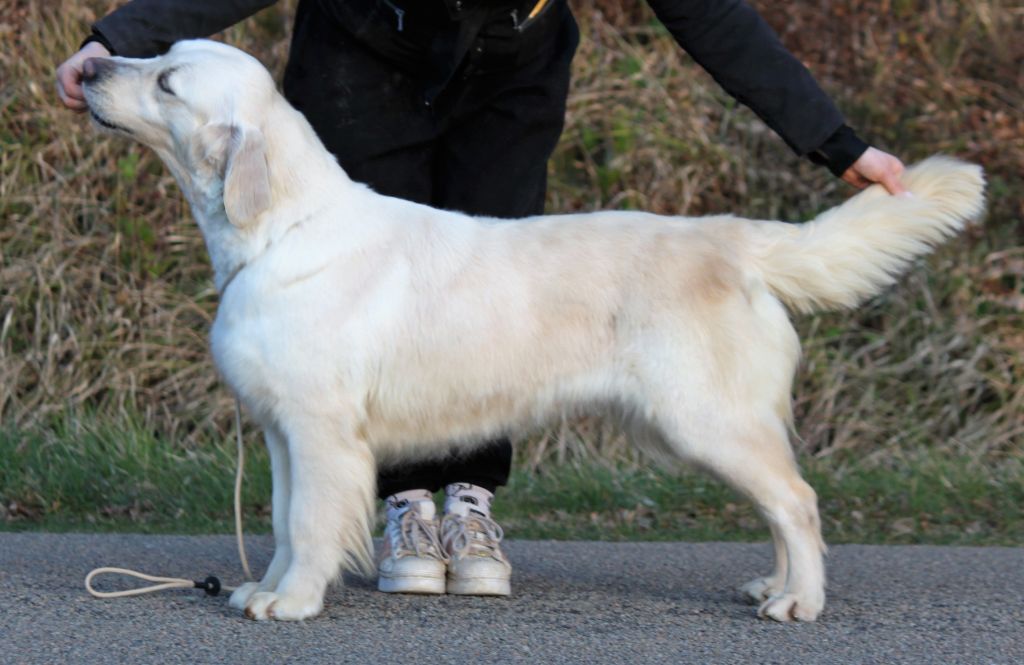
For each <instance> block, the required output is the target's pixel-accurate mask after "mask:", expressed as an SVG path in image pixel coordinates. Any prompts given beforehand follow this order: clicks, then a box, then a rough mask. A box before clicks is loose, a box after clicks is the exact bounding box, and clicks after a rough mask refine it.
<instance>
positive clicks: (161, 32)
mask: <svg viewBox="0 0 1024 665" xmlns="http://www.w3.org/2000/svg"><path fill="white" fill-rule="evenodd" d="M274 2H276V0H134V1H133V2H129V3H127V4H125V5H122V6H121V7H120V8H118V9H117V10H115V11H114V12H112V13H111V14H108V15H107V16H105V17H104V18H102V19H100V20H99V21H97V22H96V23H95V24H93V26H92V31H93V35H94V37H93V39H95V40H96V41H99V42H101V43H102V44H103V45H104V46H106V47H107V49H109V50H110V51H111V52H112V53H114V54H116V55H123V56H126V57H129V58H147V57H151V56H154V55H159V54H161V53H163V52H164V51H166V50H167V49H169V48H170V47H171V45H172V44H174V42H176V41H179V40H182V39H194V38H196V37H209V36H210V35H212V34H213V33H215V32H220V31H221V30H223V29H224V28H227V27H230V26H232V25H234V24H235V23H238V22H239V21H241V20H242V19H244V18H247V17H249V16H252V15H253V14H255V13H256V12H258V11H259V10H261V9H263V8H264V7H269V6H270V5H272V4H274Z"/></svg>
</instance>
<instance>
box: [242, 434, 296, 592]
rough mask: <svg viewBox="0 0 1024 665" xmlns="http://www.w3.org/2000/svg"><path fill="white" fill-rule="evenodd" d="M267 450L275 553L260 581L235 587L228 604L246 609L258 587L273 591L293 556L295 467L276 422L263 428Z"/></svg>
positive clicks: (262, 589) (258, 589) (259, 589)
mask: <svg viewBox="0 0 1024 665" xmlns="http://www.w3.org/2000/svg"><path fill="white" fill-rule="evenodd" d="M263 438H264V439H265V440H266V444H267V451H268V452H269V453H270V474H271V480H272V482H273V497H272V500H271V504H272V510H273V513H272V515H273V522H274V557H273V558H272V559H271V560H270V565H269V566H267V572H266V573H265V574H264V575H263V579H261V580H260V581H259V582H246V583H245V584H243V585H242V586H240V587H238V588H237V589H235V591H234V593H232V594H231V600H230V601H229V602H228V604H229V605H230V606H231V607H233V608H235V609H238V610H244V609H245V606H246V603H248V602H249V598H250V597H251V596H252V595H253V594H254V593H256V592H258V591H273V590H275V589H276V588H277V584H278V582H280V581H281V578H282V577H284V573H285V571H286V570H287V569H288V565H289V564H290V563H291V559H292V546H291V539H290V538H289V534H288V506H289V502H290V496H291V484H292V479H291V467H290V464H289V462H288V445H287V443H286V442H285V438H284V435H282V434H281V432H279V431H278V430H277V428H276V427H274V426H273V425H270V426H267V427H265V428H264V430H263Z"/></svg>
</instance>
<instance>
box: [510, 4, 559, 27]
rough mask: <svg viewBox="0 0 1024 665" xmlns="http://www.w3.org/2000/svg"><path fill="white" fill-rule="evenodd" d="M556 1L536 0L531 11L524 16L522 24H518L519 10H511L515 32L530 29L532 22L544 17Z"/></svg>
mask: <svg viewBox="0 0 1024 665" xmlns="http://www.w3.org/2000/svg"><path fill="white" fill-rule="evenodd" d="M555 2H556V0H537V3H536V4H535V5H534V6H533V9H531V10H530V12H529V13H528V14H527V15H526V18H525V19H523V22H522V23H520V22H519V10H518V9H513V10H512V27H513V28H515V30H516V32H522V31H523V30H526V29H527V28H528V27H530V24H532V23H533V22H534V21H536V20H537V19H538V18H540V17H541V16H543V15H544V13H545V12H546V11H547V10H548V9H550V8H551V6H552V5H554V4H555Z"/></svg>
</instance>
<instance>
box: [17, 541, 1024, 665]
mask: <svg viewBox="0 0 1024 665" xmlns="http://www.w3.org/2000/svg"><path fill="white" fill-rule="evenodd" d="M249 543H250V549H251V553H250V557H251V558H252V559H253V560H254V563H255V564H258V565H263V564H265V562H266V561H267V560H268V558H269V554H270V543H269V541H268V540H267V539H266V538H251V539H250V540H249ZM507 550H508V553H509V555H510V557H511V559H512V560H513V563H514V564H515V567H516V568H515V570H516V572H515V578H514V593H515V595H514V596H513V597H512V598H510V599H483V598H458V597H416V596H390V595H385V594H380V593H377V592H376V591H374V587H373V584H372V583H371V582H368V581H363V580H350V581H349V584H348V586H347V587H346V588H345V589H335V590H333V591H331V592H330V594H329V595H328V599H327V609H326V611H325V614H324V615H323V616H321V617H319V618H316V619H313V620H310V621H307V622H305V623H302V624H276V623H256V622H253V621H249V620H247V619H245V618H243V617H242V616H241V615H240V614H238V613H237V612H235V611H233V610H231V609H229V608H228V607H227V604H226V601H225V600H224V599H222V598H206V597H204V596H203V595H201V592H198V591H171V592H165V593H163V594H158V595H154V596H144V597H141V598H131V599H117V600H96V599H93V598H91V597H89V596H87V595H86V593H85V591H84V590H83V588H82V579H83V578H84V576H85V574H86V572H87V571H88V570H90V569H91V568H93V567H95V566H100V565H120V566H127V567H132V568H140V569H142V570H145V571H147V572H152V573H155V574H165V575H172V576H176V575H183V576H194V577H205V575H207V574H208V573H209V572H214V573H216V574H219V575H221V576H222V577H227V578H233V577H234V576H235V575H236V574H237V573H236V572H235V571H237V569H238V566H237V564H236V562H235V554H234V545H233V541H232V539H231V538H230V537H221V536H209V537H179V536H132V535H128V536H113V535H50V534H9V533H0V589H2V594H0V663H4V664H6V663H61V664H63V663H73V664H75V665H82V664H87V663H118V662H124V663H133V664H135V663H138V664H141V663H160V664H161V665H163V664H165V663H229V662H230V663H285V662H294V663H348V662H352V663H374V664H384V663H432V664H433V663H460V664H472V665H477V664H483V663H509V662H531V663H561V662H566V663H568V662H575V663H615V664H616V665H620V664H622V663H685V662H694V663H710V662H728V663H737V662H757V663H791V662H808V663H903V662H908V663H909V662H914V663H1022V662H1024V548H954V547H868V546H855V545H845V546H836V547H833V548H832V551H831V555H830V557H829V572H830V588H829V591H830V596H829V605H828V608H827V609H826V612H825V615H824V616H823V617H822V619H821V621H820V622H818V623H816V624H804V625H777V624H774V623H769V622H766V621H760V620H758V619H756V618H754V610H753V608H752V607H751V606H749V605H746V604H744V603H743V602H742V600H741V599H740V597H739V595H738V594H737V593H736V592H735V591H734V590H733V589H734V587H735V586H737V584H738V583H740V582H743V581H746V580H747V579H748V578H750V577H752V576H753V575H754V574H755V573H760V572H761V571H762V570H767V568H768V566H769V554H770V553H769V548H768V546H767V545H746V544H721V543H706V544H693V543H578V542H577V543H555V542H511V543H509V544H508V548H507ZM111 585H112V583H111ZM108 588H112V587H108Z"/></svg>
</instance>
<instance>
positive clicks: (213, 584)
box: [193, 575, 220, 596]
mask: <svg viewBox="0 0 1024 665" xmlns="http://www.w3.org/2000/svg"><path fill="white" fill-rule="evenodd" d="M193 584H195V587H196V588H197V589H202V590H203V591H205V592H206V595H207V596H216V595H218V594H219V593H220V580H219V579H217V578H216V577H214V576H213V575H210V576H209V577H207V578H206V579H205V580H203V581H202V582H193Z"/></svg>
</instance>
